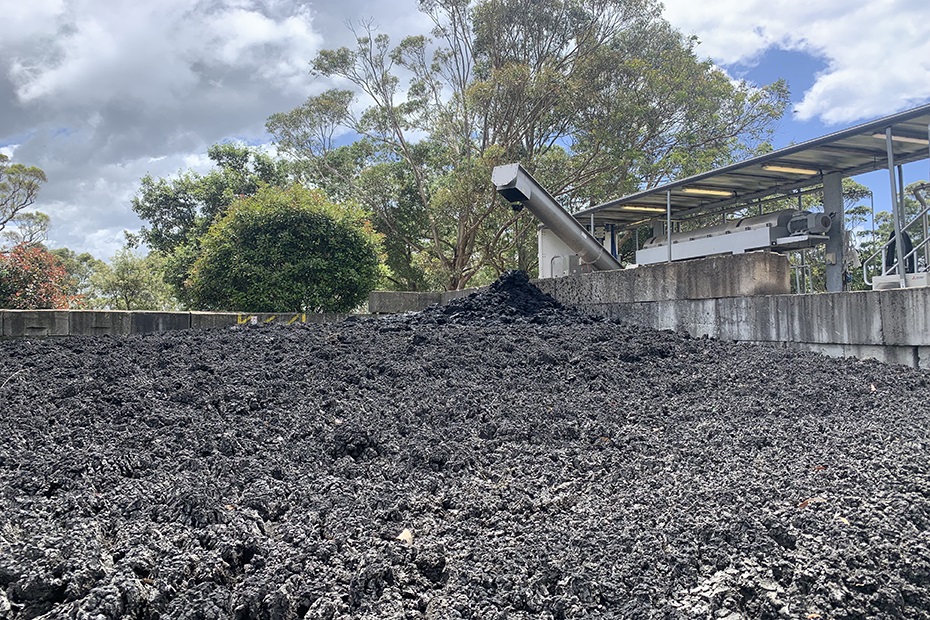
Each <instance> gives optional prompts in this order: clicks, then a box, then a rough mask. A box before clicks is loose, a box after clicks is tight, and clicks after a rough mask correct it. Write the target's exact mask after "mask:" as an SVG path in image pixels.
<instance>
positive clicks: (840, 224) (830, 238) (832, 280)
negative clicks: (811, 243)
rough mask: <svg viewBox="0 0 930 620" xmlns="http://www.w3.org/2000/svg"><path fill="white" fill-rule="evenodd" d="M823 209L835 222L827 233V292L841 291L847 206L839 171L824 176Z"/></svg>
mask: <svg viewBox="0 0 930 620" xmlns="http://www.w3.org/2000/svg"><path fill="white" fill-rule="evenodd" d="M823 210H824V213H826V214H828V215H829V216H830V219H831V220H832V221H833V223H832V224H831V225H830V231H829V232H828V233H827V245H826V248H825V249H824V252H825V256H826V261H825V262H826V279H827V282H826V284H827V292H828V293H839V292H841V291H842V290H843V263H844V262H845V261H844V258H843V252H844V250H845V244H844V243H843V234H844V228H845V222H844V220H845V206H844V204H843V175H842V174H840V173H838V172H831V173H829V174H825V175H824V177H823Z"/></svg>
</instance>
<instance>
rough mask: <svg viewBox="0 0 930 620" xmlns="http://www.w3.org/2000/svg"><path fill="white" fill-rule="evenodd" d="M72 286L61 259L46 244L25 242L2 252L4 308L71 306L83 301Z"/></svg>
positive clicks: (0, 305)
mask: <svg viewBox="0 0 930 620" xmlns="http://www.w3.org/2000/svg"><path fill="white" fill-rule="evenodd" d="M69 285H70V279H69V276H68V272H67V271H66V270H65V268H64V267H63V266H62V264H61V262H60V261H59V260H58V258H57V257H55V256H54V255H53V254H51V253H50V252H48V251H47V250H46V249H44V248H42V247H39V246H35V245H30V244H27V243H21V244H19V245H16V246H14V247H13V248H12V249H10V250H9V251H5V252H0V308H10V309H14V310H42V309H52V308H68V307H70V306H72V305H75V304H77V303H79V301H80V299H79V298H78V297H76V296H73V295H70V294H69Z"/></svg>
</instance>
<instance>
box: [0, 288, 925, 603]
mask: <svg viewBox="0 0 930 620" xmlns="http://www.w3.org/2000/svg"><path fill="white" fill-rule="evenodd" d="M928 402H930V377H928V374H927V373H926V372H919V371H913V370H909V369H906V368H902V367H895V366H885V365H881V364H878V363H875V362H862V361H856V360H838V359H828V358H824V357H820V356H817V355H813V354H805V353H799V352H795V351H790V350H783V349H776V348H767V347H757V346H748V345H735V344H727V343H721V342H715V341H710V340H696V339H691V338H687V337H683V336H681V335H678V334H674V333H669V332H655V331H648V330H641V329H635V328H631V327H625V326H623V325H619V324H616V323H611V322H607V321H600V320H595V319H591V318H588V317H585V316H583V315H579V314H578V313H576V312H574V311H572V310H570V309H566V308H562V307H561V306H560V305H559V304H558V302H556V301H555V300H553V299H552V298H550V297H546V296H544V295H542V294H541V293H539V291H538V290H537V289H535V287H533V286H532V285H531V284H530V283H529V282H528V281H527V280H526V276H525V275H524V274H519V273H517V274H514V273H511V274H507V276H505V278H503V279H502V280H501V281H499V282H498V283H496V284H495V285H493V286H491V287H490V288H488V289H487V290H485V291H482V292H480V293H477V294H474V295H472V296H470V297H468V298H464V299H461V300H458V301H456V302H453V303H452V304H449V305H448V306H444V307H436V308H431V309H430V310H428V311H426V312H424V313H421V314H418V315H409V316H405V317H393V318H389V319H380V320H355V321H347V322H344V323H339V324H330V325H313V326H292V327H287V328H285V327H267V326H259V327H249V328H239V329H230V330H216V331H203V332H193V331H191V332H176V333H169V334H165V335H158V336H143V337H132V338H127V339H113V338H106V337H102V338H96V337H95V338H90V337H87V338H66V339H60V340H16V341H3V342H0V618H4V619H20V618H36V617H40V616H41V617H43V618H139V619H152V620H154V619H156V618H161V619H165V618H190V619H193V618H203V619H207V618H269V619H270V618H281V619H288V618H313V619H320V618H326V619H334V618H371V619H374V618H430V619H434V618H435V619H440V618H442V619H446V618H476V619H478V618H480V619H488V618H728V619H730V620H735V619H737V618H753V619H759V618H763V619H765V618H812V619H813V618H822V619H828V618H829V619H841V618H845V619H852V618H915V619H916V618H927V617H930V546H928V534H927V532H928V526H930V499H928V498H930V471H928V470H930V464H928V463H930V460H928V454H930V434H928V429H930V419H928V417H930V416H928V413H927V410H928Z"/></svg>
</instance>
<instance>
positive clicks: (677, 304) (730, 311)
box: [576, 288, 930, 368]
mask: <svg viewBox="0 0 930 620" xmlns="http://www.w3.org/2000/svg"><path fill="white" fill-rule="evenodd" d="M593 301H594V303H587V304H576V306H577V307H579V308H582V309H584V310H586V311H588V312H591V313H593V314H598V315H601V316H607V317H610V318H614V319H618V320H621V321H623V322H626V323H632V324H635V325H642V326H644V327H651V328H654V329H671V330H675V331H684V332H687V333H689V334H691V335H692V336H695V337H700V336H708V337H711V338H717V339H720V340H731V341H736V342H757V343H770V344H780V345H783V346H788V347H794V348H798V349H804V350H808V351H817V352H819V353H824V354H827V355H833V356H844V357H858V358H874V359H877V360H880V361H884V362H891V363H896V364H905V365H908V366H913V367H919V368H930V317H928V309H930V288H919V289H906V290H888V291H864V292H858V293H821V294H814V295H765V296H756V297H732V298H722V299H690V300H689V299H676V300H665V301H651V302H635V303H607V302H604V301H603V300H593Z"/></svg>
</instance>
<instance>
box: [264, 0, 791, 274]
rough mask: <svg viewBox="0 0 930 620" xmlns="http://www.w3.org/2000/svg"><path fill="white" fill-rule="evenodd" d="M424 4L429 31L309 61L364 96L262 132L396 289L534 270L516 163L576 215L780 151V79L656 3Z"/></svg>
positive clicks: (521, 0) (366, 42) (488, 0)
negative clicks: (384, 264)
mask: <svg viewBox="0 0 930 620" xmlns="http://www.w3.org/2000/svg"><path fill="white" fill-rule="evenodd" d="M419 8H420V10H421V11H422V12H423V13H425V14H426V15H428V16H429V17H430V18H431V19H432V21H433V24H434V28H433V29H432V32H431V33H430V36H427V35H425V34H421V35H414V36H408V37H406V38H404V39H403V40H401V41H400V42H399V43H398V44H396V45H394V44H392V42H391V40H390V39H389V38H388V37H387V36H386V35H384V34H380V33H377V32H374V31H373V29H372V28H371V27H369V26H365V25H362V26H360V27H359V28H357V29H356V30H355V31H354V32H355V34H356V38H357V45H356V46H355V47H354V48H351V49H350V48H346V47H344V48H340V49H336V50H325V51H322V52H320V54H319V55H318V56H317V57H316V58H315V59H314V60H313V63H312V65H313V71H314V73H315V75H316V76H319V77H325V78H331V79H333V78H334V79H337V80H341V81H343V82H346V83H348V84H349V85H351V89H347V90H339V89H334V90H329V91H326V92H324V93H321V94H320V95H317V96H314V97H311V98H309V99H308V100H307V101H306V102H305V103H304V104H303V105H302V106H300V107H298V108H296V109H294V110H291V111H289V112H283V113H279V114H275V115H273V116H271V117H270V118H269V119H268V123H267V127H268V129H269V131H270V132H271V133H272V134H273V135H274V136H275V139H276V141H277V144H278V146H279V148H280V149H281V150H282V151H283V152H285V153H287V154H289V155H290V156H291V157H293V158H294V159H295V160H298V161H300V162H301V163H302V165H303V170H304V173H305V174H306V175H307V177H308V178H309V180H310V181H312V182H313V183H315V184H318V185H320V186H321V187H324V188H327V191H328V192H332V190H331V189H329V188H334V187H335V188H338V191H339V192H341V193H344V194H346V195H347V196H351V198H352V199H353V200H357V201H358V202H360V203H361V204H364V205H366V206H367V207H368V208H370V209H371V210H372V211H373V212H374V213H375V214H376V217H377V219H376V221H377V225H378V228H379V230H380V231H381V232H383V233H384V234H385V235H386V237H387V239H389V240H393V244H392V242H391V241H389V242H388V243H387V244H386V247H387V251H388V262H389V265H390V266H391V269H392V271H393V272H394V274H395V276H397V274H398V273H400V272H401V271H404V270H406V273H407V276H406V277H397V278H396V282H395V283H396V284H397V285H398V286H404V285H405V284H406V285H408V286H411V287H412V288H416V287H417V286H421V285H428V286H438V287H442V288H446V289H460V288H464V287H465V286H467V285H469V284H470V283H475V284H481V283H483V282H485V281H487V280H488V279H490V278H493V277H495V276H496V275H497V274H498V273H499V272H500V271H502V270H503V269H507V268H513V267H519V268H530V269H531V268H533V267H535V227H536V222H535V221H534V220H533V219H532V217H531V216H529V215H528V214H527V213H526V212H525V211H523V212H514V211H512V210H510V209H508V208H506V207H505V206H504V205H503V204H502V203H501V201H500V200H499V199H498V198H497V196H496V195H495V193H494V189H493V187H492V186H491V182H490V177H491V170H492V169H493V167H494V166H496V165H500V164H504V163H511V162H514V161H520V162H521V163H522V164H523V165H524V166H525V167H526V168H527V169H529V170H530V171H531V172H532V173H534V174H535V175H536V176H537V178H539V179H540V181H541V182H542V183H543V184H544V185H545V186H546V187H548V188H550V190H551V191H552V192H553V194H554V195H555V196H556V198H558V199H559V200H560V201H561V202H562V203H563V204H564V205H565V206H566V207H567V208H569V209H577V208H580V207H582V206H586V205H591V204H596V203H598V202H600V201H603V200H606V199H609V198H612V197H616V196H618V195H622V194H624V193H627V192H629V191H633V190H636V189H640V188H644V187H651V186H655V185H656V184H659V183H661V182H662V181H665V180H669V179H671V178H674V177H676V176H679V175H681V174H692V173H695V172H700V171H703V170H708V169H711V168H713V167H715V166H718V165H721V164H725V163H730V162H732V161H733V160H734V158H736V157H740V156H743V155H746V154H751V153H754V152H756V150H757V149H764V148H767V145H766V141H767V139H768V137H769V135H770V130H771V128H772V125H773V123H774V122H775V121H776V120H777V119H779V118H780V117H781V115H782V113H783V112H784V109H785V105H786V103H787V99H788V93H787V87H786V86H785V84H784V83H783V82H776V83H774V84H771V85H768V86H764V87H754V86H752V85H750V84H747V83H745V82H734V81H733V80H731V79H729V78H728V76H726V75H725V74H724V73H723V72H721V71H720V70H718V69H717V68H716V67H714V66H713V65H712V64H710V63H709V62H702V61H700V60H699V59H698V58H697V56H696V54H695V46H696V43H697V42H696V40H695V39H693V38H686V37H684V36H682V35H681V33H679V32H677V31H676V30H674V29H673V28H672V27H671V26H670V25H669V24H668V23H667V22H666V21H665V20H664V19H663V18H662V15H661V5H660V4H658V3H656V2H653V1H652V0H552V1H550V2H534V1H532V0H478V1H477V2H469V1H467V0H424V1H421V2H420V5H419ZM359 98H360V99H359ZM357 100H359V101H361V102H362V105H363V106H367V107H364V108H363V109H361V110H359V108H358V107H357V105H356V101H357ZM340 136H341V139H340ZM347 142H348V143H347ZM400 267H403V269H399V268H400Z"/></svg>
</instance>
